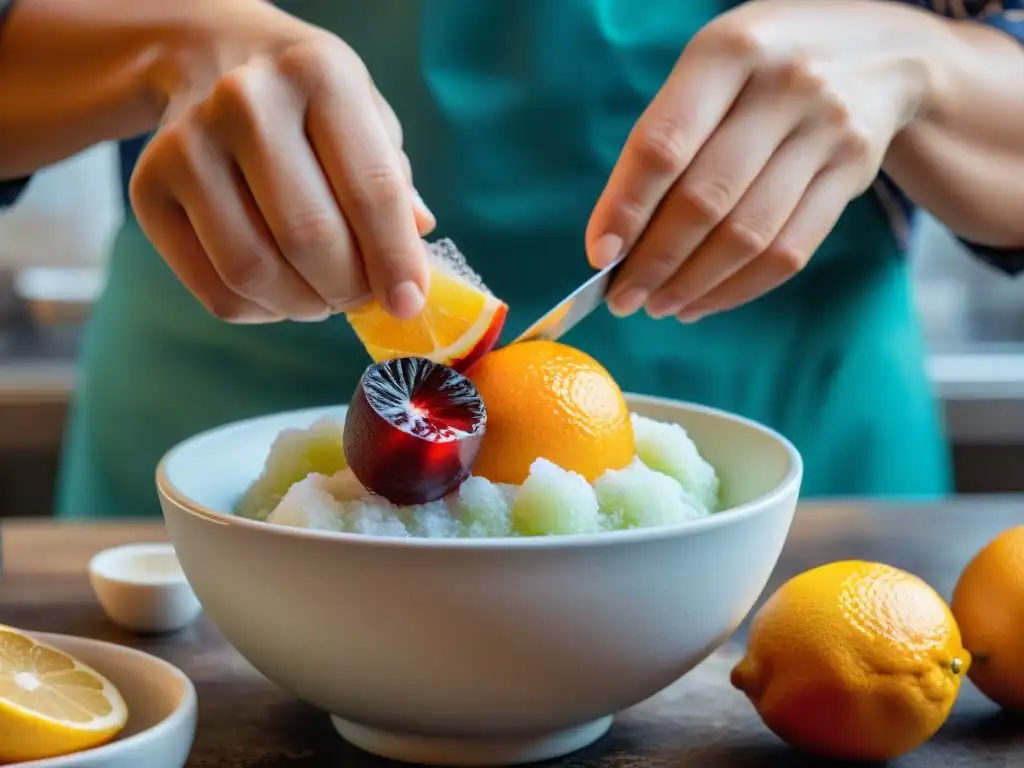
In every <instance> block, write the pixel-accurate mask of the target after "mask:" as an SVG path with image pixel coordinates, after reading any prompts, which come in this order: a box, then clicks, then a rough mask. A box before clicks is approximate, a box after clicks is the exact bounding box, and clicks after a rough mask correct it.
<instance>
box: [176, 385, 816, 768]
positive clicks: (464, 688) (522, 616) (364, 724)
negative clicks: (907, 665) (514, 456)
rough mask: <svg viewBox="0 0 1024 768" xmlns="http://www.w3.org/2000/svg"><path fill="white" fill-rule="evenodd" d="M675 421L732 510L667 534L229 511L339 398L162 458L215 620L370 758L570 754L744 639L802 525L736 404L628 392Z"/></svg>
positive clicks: (766, 448)
mask: <svg viewBox="0 0 1024 768" xmlns="http://www.w3.org/2000/svg"><path fill="white" fill-rule="evenodd" d="M629 402H630V407H631V408H632V409H633V410H634V411H636V412H638V413H641V414H643V415H646V416H650V417H652V418H656V419H660V420H662V421H674V422H678V423H680V424H682V425H683V426H684V427H685V428H686V429H687V430H688V431H689V432H690V435H691V436H692V437H693V439H694V440H695V441H696V443H697V445H698V446H699V448H700V450H701V452H702V453H703V454H704V455H705V457H706V458H707V459H708V460H709V461H710V462H711V463H712V464H713V465H714V466H715V467H717V468H718V470H719V472H720V474H721V476H722V482H723V494H724V501H725V503H726V505H727V506H728V507H730V510H729V511H726V512H722V513H720V514H717V515H714V516H711V517H708V518H703V519H700V520H696V521H692V522H688V523H685V524H682V525H678V526H671V527H665V528H647V529H640V530H632V531H620V532H614V533H598V534H583V535H573V536H552V537H543V538H516V539H491V540H481V539H464V540H443V541H437V540H426V539H394V538H373V537H366V536H360V535H357V534H337V533H324V532H317V531H307V530H302V529H295V528H286V527H280V526H274V525H269V524H266V523H259V522H255V521H251V520H246V519H242V518H237V517H234V516H233V515H232V513H231V511H232V509H233V507H234V505H235V504H236V503H237V501H238V499H239V498H240V497H241V495H242V493H243V491H244V490H245V489H246V487H247V486H248V485H249V483H251V482H252V481H253V479H254V478H255V477H256V476H257V474H258V473H259V471H260V469H261V467H262V464H263V461H264V459H265V457H266V455H267V451H268V449H269V447H270V444H271V442H272V441H273V439H274V437H275V436H276V435H277V434H278V433H279V432H280V431H281V430H282V429H285V428H288V427H301V426H307V425H309V424H311V423H312V422H313V421H315V420H316V419H317V418H320V417H322V416H324V415H327V414H331V415H334V416H337V417H342V416H343V414H344V409H343V408H333V409H315V410H305V411H298V412H291V413H283V414H277V415H273V416H267V417H263V418H258V419H253V420H249V421H243V422H239V423H235V424H230V425H227V426H224V427H220V428H218V429H214V430H212V431H209V432H205V433H203V434H200V435H197V436H195V437H193V438H191V439H189V440H186V441H185V442H183V443H181V444H180V445H178V446H177V447H175V448H174V449H172V450H171V451H170V452H169V453H168V454H167V456H165V457H164V459H163V461H162V462H161V464H160V467H159V469H158V471H157V486H158V489H159V493H160V499H161V503H162V505H163V511H164V516H165V518H166V520H167V524H168V527H169V530H170V534H171V538H172V540H173V541H174V545H175V548H176V550H177V553H178V558H179V559H180V561H181V565H182V567H183V568H184V570H185V573H186V574H187V575H188V580H189V582H190V583H191V584H192V587H193V589H194V590H195V592H196V595H198V597H199V600H200V601H201V602H202V604H203V608H204V610H205V612H206V614H207V616H208V617H209V618H210V619H211V620H212V621H213V622H214V623H215V624H216V625H217V626H218V627H219V628H220V630H221V631H222V632H223V633H224V635H225V637H226V638H227V639H228V640H229V641H230V642H231V643H232V644H233V645H234V646H235V647H236V648H237V649H238V651H239V652H240V653H241V654H242V655H243V656H244V657H245V658H246V659H248V660H249V661H250V662H251V663H252V664H253V665H254V666H255V667H256V668H257V669H258V670H259V671H260V672H262V673H263V674H264V675H266V676H267V677H268V678H269V679H270V680H272V681H273V682H275V683H276V684H278V685H279V686H281V687H282V688H283V689H284V690H286V691H288V692H289V693H291V694H293V695H294V696H296V697H298V698H300V699H303V700H305V701H308V702H310V703H312V704H314V705H316V706H318V707H320V708H322V709H324V710H326V711H327V712H330V713H331V714H332V716H333V719H334V724H335V727H336V728H337V729H338V730H339V732H341V734H342V735H343V736H344V737H345V738H347V739H348V740H350V741H351V742H353V743H355V744H356V745H357V746H360V747H362V748H363V749H366V750H368V751H371V752H374V753H377V754H380V755H382V756H385V757H390V758H394V759H399V760H405V761H409V762H419V763H432V764H441V765H476V766H482V765H500V764H513V763H522V762H529V761H534V760H541V759H546V758H550V757H555V756H557V755H561V754H565V753H568V752H571V751H573V750H575V749H578V748H580V747H583V746H586V745H587V744H589V743H590V742H592V741H594V740H596V739H597V738H599V737H600V736H601V735H602V734H603V733H604V732H605V731H606V730H607V729H608V726H609V725H610V723H611V716H612V715H613V714H614V713H616V712H618V711H620V710H623V709H625V708H627V707H630V706H632V705H634V704H637V703H638V702H640V701H642V700H643V699H645V698H647V697H649V696H652V695H653V694H655V693H657V692H658V691H659V690H661V689H662V688H664V687H666V686H668V685H669V684H670V683H672V682H674V681H675V680H676V679H678V678H679V677H680V676H681V675H683V674H685V673H686V672H688V671H689V670H690V669H692V668H693V667H694V666H695V665H697V664H698V663H699V662H700V661H702V660H703V659H705V658H706V657H707V656H708V655H709V654H710V653H711V652H712V651H713V650H715V648H717V647H718V646H719V645H720V644H721V643H723V642H724V641H725V640H726V639H727V638H728V637H729V635H730V634H731V633H732V632H733V631H735V629H736V628H737V627H738V625H739V624H740V622H741V621H742V620H743V618H744V616H745V615H746V614H747V612H748V611H749V610H750V609H751V607H752V606H753V604H754V602H755V600H756V599H757V597H758V595H759V594H760V592H761V590H762V589H763V587H764V585H765V583H766V582H767V580H768V577H769V575H770V574H771V571H772V569H773V567H774V566H775V562H776V560H777V558H778V556H779V553H780V551H781V549H782V545H783V542H784V540H785V538H786V534H787V532H788V530H789V525H790V522H791V521H792V518H793V512H794V509H795V506H796V502H797V495H798V492H799V488H800V480H801V473H802V464H801V460H800V456H799V454H798V453H797V451H796V449H795V448H794V447H793V446H792V445H791V444H790V443H789V442H788V441H787V440H785V439H784V438H783V437H781V436H780V435H778V434H777V433H775V432H772V431H771V430H768V429H766V428H764V427H762V426H759V425H758V424H755V423H753V422H751V421H747V420H745V419H741V418H738V417H736V416H731V415H729V414H726V413H723V412H720V411H716V410H711V409H707V408H702V407H698V406H694V405H686V404H682V403H679V402H674V401H669V400H662V399H656V398H650V397H640V396H630V397H629Z"/></svg>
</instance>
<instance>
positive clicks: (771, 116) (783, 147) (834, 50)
mask: <svg viewBox="0 0 1024 768" xmlns="http://www.w3.org/2000/svg"><path fill="white" fill-rule="evenodd" d="M942 23H943V22H942V21H941V20H939V19H937V18H935V17H933V16H931V15H928V14H926V13H924V12H921V11H918V10H916V9H913V8H909V7H905V6H900V5H898V4H895V3H883V2H874V1H873V0H832V1H830V2H820V0H760V1H759V2H750V3H747V4H746V5H743V6H740V7H739V8H737V9H735V10H734V11H732V12H730V13H727V14H725V15H723V16H720V17H719V18H718V19H716V20H715V21H713V22H711V23H710V24H709V25H707V26H706V27H705V28H704V29H703V30H701V32H699V33H698V34H697V35H696V36H695V37H694V38H693V40H692V41H691V43H690V44H689V45H688V46H687V48H686V50H685V51H684V52H683V54H682V56H681V57H680V59H679V61H678V62H677V64H676V66H675V68H674V70H673V72H672V74H671V75H670V76H669V78H668V80H667V82H666V83H665V85H664V86H663V87H662V89H661V91H660V92H659V93H658V95H657V96H656V98H655V99H654V101H653V102H652V103H651V105H650V106H649V107H648V109H647V110H646V111H645V112H644V114H643V116H642V117H641V118H640V120H639V121H638V122H637V124H636V126H635V128H634V129H633V131H632V133H631V135H630V137H629V140H628V141H627V143H626V146H625V148H624V149H623V152H622V155H621V157H620V158H619V161H618V163H617V165H616V167H615V169H614V171H613V173H612V175H611V178H610V180H609V182H608V185H607V187H606V188H605V190H604V193H603V194H602V196H601V198H600V200H599V201H598V203H597V206H596V208H595V210H594V213H593V216H592V218H591V220H590V224H589V227H588V230H587V246H588V248H587V250H588V254H589V258H590V261H591V263H592V264H593V266H595V267H601V266H604V265H605V264H608V263H610V262H611V261H612V260H614V259H615V258H616V257H617V256H618V255H620V254H622V253H629V256H628V258H627V259H626V261H625V262H624V264H623V266H622V269H621V271H620V273H619V275H618V277H617V279H616V283H615V285H614V286H613V287H612V290H611V292H610V294H609V304H610V307H611V309H612V311H614V312H616V314H620V315H626V314H631V313H633V312H635V311H636V310H638V309H639V308H640V307H645V308H646V310H647V312H648V313H649V314H651V315H652V316H654V317H667V316H672V315H674V316H676V317H678V318H679V319H680V320H683V321H693V320H696V319H698V318H700V317H702V316H705V315H707V314H709V313H712V312H718V311H722V310H725V309H729V308H732V307H736V306H739V305H741V304H745V303H746V302H749V301H751V300H753V299H755V298H757V297H758V296H760V295H761V294H763V293H765V292H767V291H769V290H771V289H772V288H774V287H776V286H778V285H779V284H781V283H782V282H784V281H785V280H787V279H788V278H790V277H791V276H793V275H794V274H796V273H797V272H799V271H800V270H801V269H803V267H804V266H805V265H806V264H807V262H808V260H809V259H810V258H811V256H812V255H813V254H814V252H815V250H816V249H817V248H818V246H819V245H820V244H821V243H822V241H823V240H824V239H825V237H826V236H827V235H828V233H829V232H830V231H831V230H832V227H833V226H834V225H835V223H836V221H837V220H838V219H839V216H840V214H842V212H843V209H844V208H845V207H846V205H847V203H848V202H849V201H850V200H852V199H853V198H855V197H857V196H858V195H860V194H861V193H863V192H864V191H865V190H866V189H867V188H868V187H869V186H870V185H871V183H872V181H873V180H874V179H875V177H876V176H877V174H878V170H879V167H880V165H881V163H882V160H883V158H884V156H885V153H886V149H887V147H888V146H889V143H890V141H891V140H892V139H893V137H894V136H895V135H896V134H897V133H898V132H899V131H900V130H901V129H903V128H904V127H906V126H907V125H908V124H909V123H910V122H911V121H913V120H914V118H915V115H916V114H917V113H918V110H920V109H922V108H923V107H924V106H925V105H926V102H927V99H928V96H929V93H930V88H931V87H932V82H931V81H932V69H931V68H930V66H929V57H930V56H933V55H935V54H933V53H932V52H931V51H930V50H929V46H930V45H935V39H936V36H935V32H936V26H937V25H939V24H942ZM936 47H939V46H936ZM939 48H940V47H939ZM939 55H941V48H940V51H939Z"/></svg>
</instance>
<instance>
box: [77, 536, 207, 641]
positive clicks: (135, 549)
mask: <svg viewBox="0 0 1024 768" xmlns="http://www.w3.org/2000/svg"><path fill="white" fill-rule="evenodd" d="M89 581H90V582H91V584H92V589H93V592H95V593H96V599H97V600H99V602H100V606H102V608H103V611H104V612H105V613H106V614H107V616H108V617H109V618H110V620H111V621H113V622H114V623H115V624H118V625H120V626H122V627H124V628H125V629H128V630H131V631H133V632H144V633H160V632H175V631H177V630H180V629H184V628H185V627H187V626H189V625H190V624H192V623H193V622H195V620H196V619H197V618H199V614H200V613H202V606H200V604H199V601H198V600H197V599H196V595H195V593H194V592H193V591H192V587H190V586H189V583H188V579H186V578H185V573H184V572H183V571H182V570H181V565H180V564H179V563H178V558H177V555H175V553H174V547H173V546H172V545H171V544H127V545H125V546H122V547H114V548H113V549H107V550H104V551H102V552H100V553H98V554H97V555H95V556H94V557H93V558H92V560H90V561H89Z"/></svg>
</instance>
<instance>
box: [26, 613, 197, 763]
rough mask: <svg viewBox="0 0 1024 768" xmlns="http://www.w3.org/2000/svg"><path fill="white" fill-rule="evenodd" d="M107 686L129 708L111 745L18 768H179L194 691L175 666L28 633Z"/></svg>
mask: <svg viewBox="0 0 1024 768" xmlns="http://www.w3.org/2000/svg"><path fill="white" fill-rule="evenodd" d="M30 634H31V635H32V636H33V637H35V638H38V639H39V640H41V641H42V642H44V643H48V644H50V645H52V646H54V647H56V648H59V649H61V650H62V651H65V652H66V653H69V654H71V655H72V656H74V657H75V658H76V659H78V660H79V661H82V662H83V663H85V664H88V665H89V666H90V667H92V668H93V669H95V670H96V671H97V672H99V673H100V674H101V675H103V676H104V677H106V678H107V679H108V680H110V682H112V683H113V684H114V685H115V686H116V687H117V689H118V690H119V691H120V692H121V695H122V696H123V697H124V700H125V703H126V704H127V705H128V724H127V725H126V726H125V729H124V730H123V731H122V732H121V734H120V735H119V736H118V737H117V739H115V740H114V741H112V742H110V743H109V744H105V745H104V746H102V747H97V748H96V749H87V750H85V751H84V752H77V753H75V754H73V755H64V756H63V757H51V758H47V759H46V760H30V761H28V762H23V763H18V766H19V768H143V766H144V767H145V768H183V767H184V765H185V763H186V762H187V761H188V755H189V752H191V750H192V742H193V741H194V739H195V733H196V713H197V711H198V706H197V703H196V689H195V686H193V685H192V681H191V680H189V679H188V678H187V677H186V676H185V674H184V673H183V672H182V671H181V670H180V669H178V668H177V667H175V666H172V665H171V664H168V663H167V662H166V661H163V660H162V659H158V658H156V657H155V656H150V655H149V654H148V653H143V652H142V651H136V650H135V649H134V648H126V647H125V646H123V645H114V644H113V643H104V642H100V641H99V640H90V639H88V638H84V637H72V636H70V635H51V634H47V633H45V632H32V633H30Z"/></svg>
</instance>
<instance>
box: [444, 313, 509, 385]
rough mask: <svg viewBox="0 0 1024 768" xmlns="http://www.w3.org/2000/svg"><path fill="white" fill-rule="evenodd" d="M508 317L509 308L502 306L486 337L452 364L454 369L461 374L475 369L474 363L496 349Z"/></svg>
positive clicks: (492, 320)
mask: <svg viewBox="0 0 1024 768" xmlns="http://www.w3.org/2000/svg"><path fill="white" fill-rule="evenodd" d="M507 316H508V307H507V306H506V305H504V304H502V305H501V306H500V307H499V308H498V310H497V311H496V312H495V313H494V317H493V318H492V319H491V324H490V326H489V327H488V328H487V331H486V332H485V333H484V335H483V336H481V337H480V339H479V340H478V341H477V342H476V344H474V345H473V348H472V349H470V350H469V352H467V353H466V355H465V356H464V357H460V358H458V359H456V360H453V361H452V362H451V366H452V368H454V369H455V370H456V371H458V372H459V373H465V372H466V371H468V370H469V369H470V368H472V367H473V364H474V363H476V362H477V361H478V360H479V359H480V358H482V357H483V356H484V355H486V354H487V353H488V352H490V351H491V350H492V349H493V348H494V345H495V344H497V343H498V339H499V338H501V331H502V330H503V329H504V327H505V318H506V317H507Z"/></svg>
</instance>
